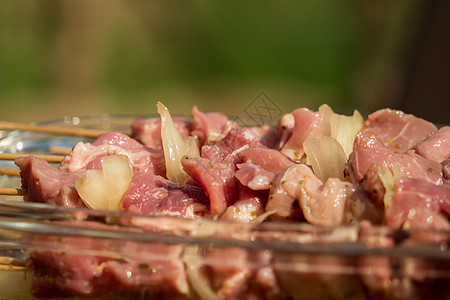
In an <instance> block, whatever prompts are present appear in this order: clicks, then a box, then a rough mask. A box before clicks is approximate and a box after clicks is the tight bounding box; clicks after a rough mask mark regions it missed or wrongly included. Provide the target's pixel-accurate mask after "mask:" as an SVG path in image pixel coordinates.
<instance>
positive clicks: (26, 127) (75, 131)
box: [0, 122, 106, 138]
mask: <svg viewBox="0 0 450 300" xmlns="http://www.w3.org/2000/svg"><path fill="white" fill-rule="evenodd" d="M0 129H3V130H23V131H34V132H43V133H51V134H60V135H72V136H84V137H93V138H95V137H98V136H99V135H100V134H102V133H105V132H106V131H102V130H94V129H85V128H65V127H58V126H41V125H30V124H24V123H15V122H0Z"/></svg>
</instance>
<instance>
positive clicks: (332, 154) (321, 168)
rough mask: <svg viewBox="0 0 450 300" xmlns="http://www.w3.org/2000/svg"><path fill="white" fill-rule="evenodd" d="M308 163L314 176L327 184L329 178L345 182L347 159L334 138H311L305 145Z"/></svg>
mask: <svg viewBox="0 0 450 300" xmlns="http://www.w3.org/2000/svg"><path fill="white" fill-rule="evenodd" d="M303 149H304V150H305V153H306V161H307V163H308V164H310V165H311V166H312V168H313V171H314V174H315V175H316V176H317V177H318V178H319V179H320V180H321V181H322V182H325V181H326V180H327V179H328V178H339V179H341V180H344V168H345V164H346V163H347V157H346V156H345V153H344V150H343V149H342V147H341V145H340V144H339V143H338V142H337V141H336V140H335V139H334V138H332V137H329V136H323V137H321V138H320V139H315V138H309V139H306V140H305V142H304V143H303Z"/></svg>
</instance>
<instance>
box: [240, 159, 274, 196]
mask: <svg viewBox="0 0 450 300" xmlns="http://www.w3.org/2000/svg"><path fill="white" fill-rule="evenodd" d="M237 167H238V170H236V172H235V173H234V176H236V178H237V180H239V182H240V183H241V184H242V185H244V186H248V187H249V188H251V189H252V190H255V191H258V190H269V189H270V186H271V185H272V182H273V178H274V177H275V174H273V173H272V172H269V171H266V170H264V169H263V168H261V167H260V166H258V165H254V164H249V163H243V164H238V165H237Z"/></svg>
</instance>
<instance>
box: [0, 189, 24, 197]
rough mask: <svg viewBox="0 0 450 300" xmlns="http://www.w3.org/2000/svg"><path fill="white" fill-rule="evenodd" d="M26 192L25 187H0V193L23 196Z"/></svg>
mask: <svg viewBox="0 0 450 300" xmlns="http://www.w3.org/2000/svg"><path fill="white" fill-rule="evenodd" d="M26 194H27V190H25V189H15V188H0V195H10V196H25V195H26Z"/></svg>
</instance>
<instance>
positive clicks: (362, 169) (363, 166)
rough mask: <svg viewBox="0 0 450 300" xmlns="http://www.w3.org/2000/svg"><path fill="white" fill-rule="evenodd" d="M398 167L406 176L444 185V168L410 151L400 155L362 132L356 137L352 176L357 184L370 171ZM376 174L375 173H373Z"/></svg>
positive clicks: (352, 158) (351, 160) (351, 161)
mask: <svg viewBox="0 0 450 300" xmlns="http://www.w3.org/2000/svg"><path fill="white" fill-rule="evenodd" d="M395 164H396V165H398V166H399V167H400V170H401V171H402V173H403V175H404V176H407V177H412V178H418V179H423V180H427V181H430V182H432V183H435V184H442V183H443V178H442V166H441V164H440V163H438V162H435V161H433V160H430V159H426V158H424V157H422V156H421V155H419V154H417V153H415V152H414V150H410V151H408V152H406V153H399V152H397V151H395V150H393V149H392V148H390V147H388V146H386V145H384V144H383V143H382V142H381V140H379V139H378V138H377V137H376V136H375V135H373V134H371V133H368V132H360V133H358V134H357V135H356V138H355V142H354V147H353V153H352V154H351V155H350V165H351V169H352V174H353V175H354V177H355V179H356V181H357V182H361V181H362V180H364V179H365V177H367V174H368V172H369V170H373V168H374V166H375V169H376V170H378V169H379V168H382V167H387V168H389V169H390V170H392V169H393V167H394V165H395ZM373 173H374V174H376V173H375V172H373Z"/></svg>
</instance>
